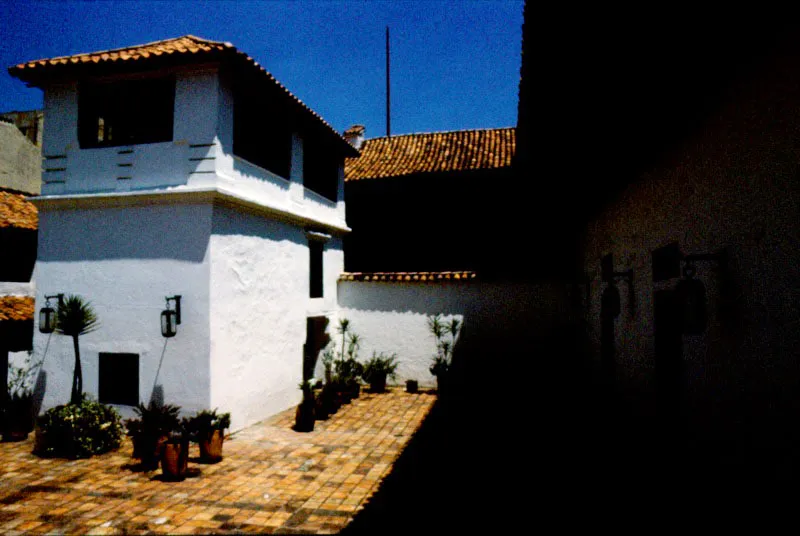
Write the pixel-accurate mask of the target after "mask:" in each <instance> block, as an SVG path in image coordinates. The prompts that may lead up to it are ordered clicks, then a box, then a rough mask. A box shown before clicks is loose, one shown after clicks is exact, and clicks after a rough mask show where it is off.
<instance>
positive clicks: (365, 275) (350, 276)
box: [339, 272, 477, 283]
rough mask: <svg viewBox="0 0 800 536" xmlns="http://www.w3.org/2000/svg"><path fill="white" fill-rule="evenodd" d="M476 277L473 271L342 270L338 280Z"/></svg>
mask: <svg viewBox="0 0 800 536" xmlns="http://www.w3.org/2000/svg"><path fill="white" fill-rule="evenodd" d="M476 277H477V275H476V274H475V272H344V273H342V274H341V275H340V276H339V281H371V282H375V283H379V282H389V283H391V282H398V283H440V282H445V281H447V282H460V283H463V282H467V281H472V280H474V279H475V278H476Z"/></svg>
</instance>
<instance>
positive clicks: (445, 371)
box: [428, 314, 461, 394]
mask: <svg viewBox="0 0 800 536" xmlns="http://www.w3.org/2000/svg"><path fill="white" fill-rule="evenodd" d="M428 329H429V330H430V332H431V333H432V334H433V336H434V337H435V338H436V356H435V357H434V358H433V363H431V366H430V369H429V370H430V372H431V374H433V375H434V376H436V389H437V391H439V393H440V394H441V393H442V392H444V391H445V390H446V387H447V385H448V384H449V383H448V380H449V376H450V367H451V365H452V363H453V349H454V348H455V345H456V339H457V338H458V333H459V331H460V329H461V321H460V320H458V319H456V318H452V319H451V320H450V322H449V323H445V322H444V321H443V320H442V315H441V314H436V315H432V316H429V317H428ZM448 333H449V334H450V339H449V340H448V339H446V337H445V335H446V334H448Z"/></svg>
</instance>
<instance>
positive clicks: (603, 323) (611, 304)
mask: <svg viewBox="0 0 800 536" xmlns="http://www.w3.org/2000/svg"><path fill="white" fill-rule="evenodd" d="M619 312H620V298H619V290H617V287H616V286H614V285H613V284H609V285H608V286H607V287H606V289H605V290H604V291H603V295H602V296H601V301H600V358H601V363H600V365H601V367H602V373H603V380H604V381H605V382H607V383H608V384H613V383H614V376H615V368H616V365H615V361H616V355H615V354H616V334H615V331H614V321H615V320H616V319H617V317H618V316H619Z"/></svg>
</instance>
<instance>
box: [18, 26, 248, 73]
mask: <svg viewBox="0 0 800 536" xmlns="http://www.w3.org/2000/svg"><path fill="white" fill-rule="evenodd" d="M182 39H191V40H193V41H197V42H200V43H203V44H208V45H221V46H224V47H226V48H235V47H234V46H233V45H232V44H231V43H229V42H227V41H225V42H223V41H212V40H211V39H205V38H203V37H197V36H195V35H192V34H186V35H181V36H178V37H169V38H167V39H159V40H157V41H151V42H149V43H141V44H138V45H128V46H125V47H119V48H109V49H106V50H96V51H93V52H76V53H74V54H67V55H64V56H55V57H53V58H39V59H36V60H30V61H25V62H22V63H18V64H17V65H14V67H18V68H22V69H24V68H25V67H26V66H27V65H28V64H30V63H40V62H43V61H46V62H49V61H56V60H68V59H71V58H76V59H77V58H78V57H80V56H97V55H102V54H113V53H115V52H125V51H126V50H133V49H136V48H145V47H153V46H158V45H163V44H165V43H173V42H176V41H180V40H182Z"/></svg>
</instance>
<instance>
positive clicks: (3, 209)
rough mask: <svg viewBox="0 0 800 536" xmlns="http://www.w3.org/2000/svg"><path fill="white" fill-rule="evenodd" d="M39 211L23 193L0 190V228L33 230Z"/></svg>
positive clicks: (35, 227)
mask: <svg viewBox="0 0 800 536" xmlns="http://www.w3.org/2000/svg"><path fill="white" fill-rule="evenodd" d="M38 225H39V212H38V211H37V210H36V207H35V206H33V203H31V202H30V201H28V200H27V199H25V196H24V195H21V194H14V193H11V192H4V191H2V190H0V228H3V227H15V228H17V229H30V230H32V231H35V230H36V229H37V227H38Z"/></svg>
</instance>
